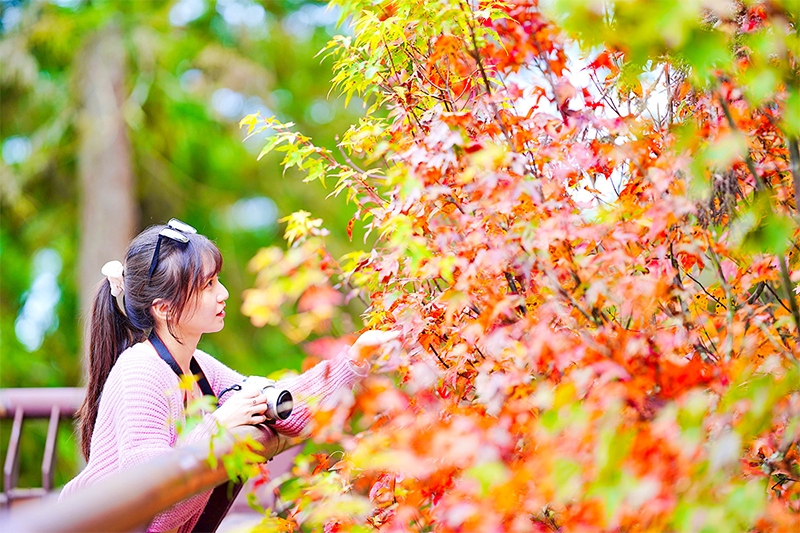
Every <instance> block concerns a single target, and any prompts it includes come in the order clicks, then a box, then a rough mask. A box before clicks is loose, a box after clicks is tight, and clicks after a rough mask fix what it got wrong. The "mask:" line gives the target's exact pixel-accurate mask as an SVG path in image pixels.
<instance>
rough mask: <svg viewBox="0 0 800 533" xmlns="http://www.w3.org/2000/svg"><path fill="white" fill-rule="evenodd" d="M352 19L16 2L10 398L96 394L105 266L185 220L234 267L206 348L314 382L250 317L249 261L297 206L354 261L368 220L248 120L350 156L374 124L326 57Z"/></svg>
mask: <svg viewBox="0 0 800 533" xmlns="http://www.w3.org/2000/svg"><path fill="white" fill-rule="evenodd" d="M338 21H339V13H338V11H337V10H336V9H329V8H328V7H327V6H326V4H325V3H321V2H310V1H303V0H262V1H257V0H173V1H155V0H128V1H125V0H122V1H121V0H114V1H99V0H49V1H45V0H0V35H1V36H2V40H1V41H0V148H2V158H0V208H1V210H0V387H58V386H80V385H81V384H82V379H83V378H82V367H83V363H82V357H81V352H82V350H83V346H82V337H83V335H82V331H83V327H84V324H83V317H84V316H86V314H87V309H88V305H89V303H88V298H89V295H90V293H91V291H92V290H93V288H94V286H95V285H96V284H97V283H98V282H100V281H101V280H102V276H101V274H100V267H101V266H102V264H103V263H105V262H106V261H108V260H112V259H118V260H122V259H123V253H124V248H125V244H126V243H127V242H128V240H129V239H130V238H131V237H132V236H133V235H134V234H135V233H138V232H139V231H140V230H142V229H143V228H145V227H146V226H148V225H150V224H153V223H163V222H165V221H167V220H168V219H169V218H171V217H177V218H180V219H182V220H184V221H186V222H188V223H190V224H192V225H193V226H195V227H196V228H198V230H199V231H200V232H201V233H204V234H205V235H207V236H209V237H210V238H211V239H213V240H215V241H216V243H217V244H218V246H219V247H220V249H221V250H222V253H223V256H224V258H225V266H224V269H223V272H222V276H221V277H222V280H223V283H225V284H226V286H227V287H228V289H229V291H230V294H231V296H230V299H229V301H228V309H229V314H228V316H227V318H226V326H225V329H224V330H223V331H222V332H220V333H217V334H214V335H211V336H207V337H206V338H204V339H203V341H202V342H201V345H200V348H201V349H204V350H206V351H208V352H209V353H211V354H213V355H214V356H216V357H217V358H219V359H220V360H222V361H223V362H225V363H226V364H228V365H229V366H231V367H233V368H235V369H237V370H239V371H241V372H242V373H244V374H255V373H259V374H266V373H269V372H271V371H273V370H276V369H280V368H295V369H299V367H300V363H301V361H302V358H303V356H304V355H303V352H302V349H301V348H300V347H298V346H294V345H292V344H291V343H290V342H289V341H288V340H287V339H286V338H285V337H284V335H283V334H282V333H281V332H280V331H279V330H277V329H275V328H270V327H266V328H255V327H253V326H252V325H251V324H250V323H249V320H248V319H247V318H246V317H243V316H242V315H241V313H240V312H239V308H240V306H241V301H242V298H241V294H242V291H243V290H244V289H246V288H248V287H250V286H251V285H252V283H253V274H252V273H250V272H249V271H248V270H247V263H248V261H249V260H250V258H251V257H253V255H254V254H255V253H256V251H257V250H258V249H259V248H260V247H263V246H268V245H270V244H273V243H277V244H280V243H281V235H282V228H281V227H280V224H279V223H278V222H277V219H279V218H281V217H283V216H286V215H287V214H289V213H291V212H293V211H295V210H298V209H306V210H308V211H311V212H312V213H314V214H315V216H319V217H321V218H323V219H324V220H325V224H326V227H328V228H329V229H331V230H332V232H333V233H332V235H331V237H330V238H329V241H328V244H329V248H330V249H331V250H332V251H333V252H334V253H338V252H340V251H342V250H344V246H345V245H346V243H347V237H346V235H345V232H344V229H345V228H346V226H347V221H348V220H349V219H350V217H351V216H352V214H353V212H354V208H353V206H348V205H346V204H345V202H344V199H343V198H331V199H327V198H326V197H327V195H328V193H329V192H330V191H329V190H325V189H324V188H323V187H322V186H320V185H319V184H313V185H310V186H309V185H304V184H303V183H302V177H301V176H299V175H297V174H296V173H295V172H296V170H295V169H293V171H290V172H287V173H286V175H285V176H284V175H283V169H282V168H281V166H280V154H270V155H269V156H267V157H265V158H264V159H262V160H261V161H257V160H256V158H257V155H258V153H259V151H260V149H261V146H262V145H263V141H264V137H263V136H262V137H259V138H253V139H249V140H247V141H246V142H243V138H244V136H243V134H242V132H241V131H240V130H239V128H238V122H239V120H240V119H241V118H242V117H243V116H245V115H246V114H249V113H253V112H256V111H260V112H261V114H262V115H265V116H269V115H273V114H275V115H277V116H278V118H280V119H281V120H283V121H293V122H296V123H297V129H298V130H300V131H302V132H303V133H305V134H307V135H310V136H311V137H312V138H313V139H314V141H315V143H317V144H319V145H322V146H326V147H329V148H333V147H335V144H336V140H335V139H336V134H337V133H338V132H343V131H344V130H345V129H346V128H347V126H348V125H349V124H351V123H352V122H353V121H354V120H355V119H356V117H357V116H359V115H360V114H361V112H362V106H361V102H360V101H358V100H356V99H354V100H353V101H351V102H350V103H349V105H348V106H347V107H346V108H345V106H344V102H343V100H342V99H340V98H338V97H337V96H338V95H335V94H330V95H329V94H328V91H329V89H330V85H329V80H330V78H331V65H330V61H322V60H321V59H320V58H318V57H315V55H316V53H317V52H318V51H319V50H320V49H321V48H322V47H323V46H324V45H325V43H326V42H327V41H328V39H329V38H330V37H331V36H332V35H333V34H335V33H345V32H346V31H347V28H346V22H345V24H343V25H341V26H340V25H338V24H337V22H338ZM361 240H362V239H361V236H360V235H354V236H353V242H354V245H355V246H358V245H359V244H360V242H361ZM352 311H353V313H354V314H355V315H357V314H358V311H359V310H358V309H353V310H352ZM334 333H342V332H334ZM45 426H46V424H45V423H44V422H42V423H41V424H39V423H30V424H28V426H26V429H25V432H24V433H23V441H22V449H23V463H22V466H21V473H22V478H21V486H30V485H37V484H38V483H39V474H38V470H39V465H40V462H41V453H42V450H43V448H44V434H45V430H46V428H45ZM9 428H10V422H9V421H4V422H3V423H2V425H0V430H2V435H0V452H2V454H5V448H6V446H7V445H8V435H9ZM75 444H76V443H75V437H74V435H72V434H71V432H70V431H68V430H66V431H64V430H62V431H61V435H60V442H59V450H60V453H59V458H58V465H59V466H58V469H57V471H56V484H57V485H61V484H63V483H64V482H66V481H67V480H68V479H69V478H70V477H71V476H73V475H74V474H75V473H76V472H77V469H78V468H79V467H80V466H79V463H78V458H77V455H78V454H77V452H76V448H75Z"/></svg>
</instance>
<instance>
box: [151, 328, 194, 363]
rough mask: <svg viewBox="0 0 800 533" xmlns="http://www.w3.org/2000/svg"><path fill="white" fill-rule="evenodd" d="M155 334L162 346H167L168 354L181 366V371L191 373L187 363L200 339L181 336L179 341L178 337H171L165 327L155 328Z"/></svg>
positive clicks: (190, 359)
mask: <svg viewBox="0 0 800 533" xmlns="http://www.w3.org/2000/svg"><path fill="white" fill-rule="evenodd" d="M156 335H158V338H159V339H161V342H163V343H164V346H166V347H167V350H169V353H170V355H172V357H173V359H175V362H176V363H178V366H180V367H181V370H183V373H184V374H191V373H192V372H191V371H190V369H189V363H190V362H191V361H192V356H193V355H194V352H195V350H197V343H198V342H199V341H200V339H199V338H197V339H194V338H189V337H182V338H181V342H178V339H176V338H175V337H173V336H172V334H171V333H170V332H169V330H168V329H167V328H156Z"/></svg>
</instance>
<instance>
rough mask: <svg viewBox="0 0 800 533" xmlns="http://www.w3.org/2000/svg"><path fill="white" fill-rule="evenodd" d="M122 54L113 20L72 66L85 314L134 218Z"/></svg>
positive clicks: (123, 245) (128, 235)
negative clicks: (77, 112)
mask: <svg viewBox="0 0 800 533" xmlns="http://www.w3.org/2000/svg"><path fill="white" fill-rule="evenodd" d="M126 59H127V57H126V51H125V47H124V46H123V42H122V38H121V35H120V31H119V28H118V27H117V26H116V25H113V24H112V25H109V26H108V27H106V28H105V29H103V30H101V31H100V32H98V33H97V35H95V36H94V37H92V38H90V39H89V40H88V41H87V43H86V46H85V47H84V49H83V50H82V52H81V54H79V56H78V61H79V64H78V68H77V69H76V72H77V74H78V78H77V85H78V86H77V89H78V94H79V95H80V98H81V105H80V116H79V119H78V120H79V122H78V129H79V138H80V140H79V152H78V175H79V180H80V197H81V204H80V212H81V215H80V217H81V218H80V234H79V240H80V247H79V259H78V263H79V291H80V294H79V297H80V309H81V314H82V315H83V316H84V317H87V318H86V320H88V317H89V313H90V312H91V305H92V295H93V291H94V287H95V286H96V284H97V283H98V282H99V281H100V280H101V279H102V275H101V274H100V269H101V268H102V266H103V264H104V263H105V262H106V261H110V260H112V259H116V260H119V261H123V260H124V256H123V254H124V253H125V249H126V247H127V244H128V241H129V240H130V239H131V237H132V236H133V232H134V227H135V224H136V218H137V215H136V209H137V208H136V201H135V187H134V185H135V184H134V176H133V168H132V164H131V145H130V140H129V139H128V132H127V128H126V124H125V118H124V115H123V112H124V105H125V98H126V97H127V90H126V87H125V79H126V74H127V72H126V70H127V65H126ZM83 351H84V352H85V347H84V350H83Z"/></svg>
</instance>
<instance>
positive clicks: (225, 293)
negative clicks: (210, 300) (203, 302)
mask: <svg viewBox="0 0 800 533" xmlns="http://www.w3.org/2000/svg"><path fill="white" fill-rule="evenodd" d="M219 286H220V287H221V288H222V290H221V291H219V294H218V295H217V298H218V299H219V301H220V302H224V301H225V300H227V299H228V296H230V293H228V289H226V288H225V285H223V284H222V283H220V284H219Z"/></svg>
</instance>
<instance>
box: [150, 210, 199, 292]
mask: <svg viewBox="0 0 800 533" xmlns="http://www.w3.org/2000/svg"><path fill="white" fill-rule="evenodd" d="M193 233H197V230H196V229H194V228H193V227H192V226H190V225H189V224H187V223H186V222H181V221H180V220H178V219H177V218H173V219H171V220H170V221H169V222H167V227H166V228H164V229H162V230H161V231H160V232H159V233H158V241H156V249H155V251H154V252H153V260H152V261H150V272H149V273H148V274H147V279H150V278H152V277H153V272H155V271H156V267H157V266H158V252H159V251H161V239H162V238H164V237H166V238H167V239H172V240H173V241H176V242H179V243H181V244H186V243H188V242H189V237H187V235H191V234H193Z"/></svg>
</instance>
